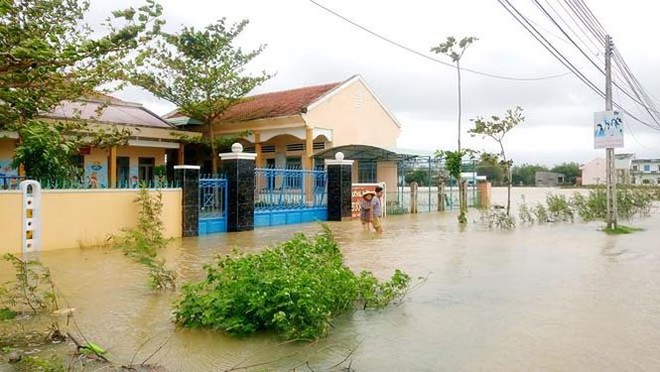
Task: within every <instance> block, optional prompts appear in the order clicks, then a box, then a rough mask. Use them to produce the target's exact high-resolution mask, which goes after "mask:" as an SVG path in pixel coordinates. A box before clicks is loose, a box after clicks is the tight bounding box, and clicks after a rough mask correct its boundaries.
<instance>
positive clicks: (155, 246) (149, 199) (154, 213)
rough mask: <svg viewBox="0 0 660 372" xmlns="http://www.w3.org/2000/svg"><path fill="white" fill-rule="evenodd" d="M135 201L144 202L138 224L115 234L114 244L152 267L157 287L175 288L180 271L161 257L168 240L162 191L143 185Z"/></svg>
mask: <svg viewBox="0 0 660 372" xmlns="http://www.w3.org/2000/svg"><path fill="white" fill-rule="evenodd" d="M135 202H136V203H137V204H138V205H139V206H140V211H139V212H138V224H137V227H135V228H132V229H126V230H124V233H123V234H122V235H121V236H118V237H115V239H114V244H115V246H116V247H118V248H120V249H121V250H122V251H123V252H124V254H125V255H127V256H129V257H131V258H132V259H133V260H135V261H136V262H138V263H140V264H142V265H144V266H145V267H146V268H147V269H148V270H149V284H150V285H151V286H152V287H153V288H156V289H174V288H175V287H176V282H175V280H176V273H175V272H173V271H172V270H170V269H168V268H167V267H166V266H165V260H164V259H161V258H158V252H159V251H160V250H162V249H163V248H165V246H166V245H167V243H168V239H166V238H165V236H164V233H163V230H164V227H163V221H162V218H161V215H162V211H163V200H162V194H161V192H160V191H157V192H156V193H155V195H152V194H151V193H150V192H149V190H148V189H147V188H146V186H145V185H142V186H141V187H140V191H139V194H138V198H137V199H136V200H135Z"/></svg>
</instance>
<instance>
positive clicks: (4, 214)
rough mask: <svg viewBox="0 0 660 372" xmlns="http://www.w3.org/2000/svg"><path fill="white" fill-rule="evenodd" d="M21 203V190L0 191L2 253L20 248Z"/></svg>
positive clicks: (0, 251)
mask: <svg viewBox="0 0 660 372" xmlns="http://www.w3.org/2000/svg"><path fill="white" fill-rule="evenodd" d="M21 205H22V199H21V193H20V192H19V191H0V221H2V223H0V253H7V252H14V251H17V250H20V247H21V229H22V225H21V218H22V215H21V213H22V210H21Z"/></svg>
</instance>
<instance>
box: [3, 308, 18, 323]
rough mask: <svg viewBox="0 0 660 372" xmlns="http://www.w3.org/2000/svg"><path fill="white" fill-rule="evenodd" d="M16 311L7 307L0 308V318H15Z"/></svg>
mask: <svg viewBox="0 0 660 372" xmlns="http://www.w3.org/2000/svg"><path fill="white" fill-rule="evenodd" d="M16 315H18V314H16V312H15V311H13V310H11V309H10V308H8V307H2V308H0V320H10V319H14V318H16Z"/></svg>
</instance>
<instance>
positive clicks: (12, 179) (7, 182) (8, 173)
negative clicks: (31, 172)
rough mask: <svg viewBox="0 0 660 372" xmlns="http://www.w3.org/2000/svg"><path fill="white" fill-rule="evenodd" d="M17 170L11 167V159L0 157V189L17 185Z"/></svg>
mask: <svg viewBox="0 0 660 372" xmlns="http://www.w3.org/2000/svg"><path fill="white" fill-rule="evenodd" d="M18 182H19V180H18V170H17V169H14V168H12V167H11V159H0V190H1V189H8V188H9V189H15V188H17V187H18Z"/></svg>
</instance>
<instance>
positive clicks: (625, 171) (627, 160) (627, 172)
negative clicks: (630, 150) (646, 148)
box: [614, 154, 635, 184]
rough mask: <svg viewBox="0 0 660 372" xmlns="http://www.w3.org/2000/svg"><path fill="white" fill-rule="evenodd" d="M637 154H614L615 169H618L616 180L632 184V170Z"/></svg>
mask: <svg viewBox="0 0 660 372" xmlns="http://www.w3.org/2000/svg"><path fill="white" fill-rule="evenodd" d="M634 159H635V154H616V155H614V169H616V182H617V183H622V184H630V183H631V182H632V176H631V170H632V162H633V161H634Z"/></svg>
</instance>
